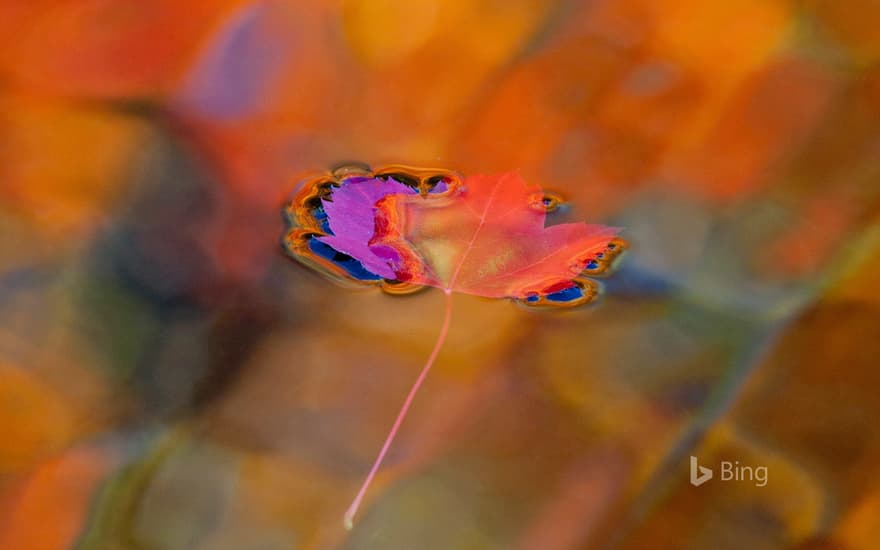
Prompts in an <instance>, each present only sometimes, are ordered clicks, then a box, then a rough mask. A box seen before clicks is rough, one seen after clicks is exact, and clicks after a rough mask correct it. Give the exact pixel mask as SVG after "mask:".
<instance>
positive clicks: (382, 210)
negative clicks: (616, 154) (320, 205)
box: [371, 172, 619, 298]
mask: <svg viewBox="0 0 880 550" xmlns="http://www.w3.org/2000/svg"><path fill="white" fill-rule="evenodd" d="M543 196H544V195H543V192H542V191H541V189H540V188H539V187H537V186H535V185H529V184H528V183H526V182H525V181H524V180H523V179H522V178H521V177H520V176H519V174H517V173H515V172H510V173H506V174H500V175H493V176H471V177H468V178H466V179H465V180H464V183H463V184H462V185H458V186H453V187H451V188H450V189H449V190H448V191H447V192H446V193H443V194H440V195H439V196H436V195H427V196H424V197H420V196H417V195H402V194H396V195H388V196H387V197H385V198H384V199H383V200H382V201H380V203H379V204H378V208H377V213H376V231H375V234H374V236H373V239H372V240H371V247H372V248H379V247H390V248H393V249H394V250H395V251H396V252H397V254H398V255H399V256H400V257H401V261H400V262H399V264H398V265H397V266H395V273H396V274H397V277H398V278H399V279H401V280H405V281H408V282H414V283H418V284H423V285H430V286H435V287H438V288H442V289H443V290H444V291H445V292H447V293H450V292H463V293H466V294H475V295H478V296H486V297H489V298H502V297H511V298H523V297H525V296H527V295H528V294H529V293H533V292H540V291H542V290H545V289H547V288H552V287H554V286H558V285H560V284H562V283H568V282H570V281H572V279H574V278H575V277H577V276H579V275H580V274H581V272H583V271H584V268H585V266H586V264H587V263H588V262H589V261H590V260H591V259H593V258H594V257H595V255H596V254H597V253H601V252H602V251H603V250H605V249H606V247H607V246H608V244H609V243H610V242H611V240H612V239H614V237H615V236H616V235H617V233H618V231H619V229H618V228H615V227H607V226H604V225H588V224H585V223H567V224H561V225H553V226H550V227H544V222H545V217H546V214H545V208H544V205H543V204H542V203H541V201H542V198H543Z"/></svg>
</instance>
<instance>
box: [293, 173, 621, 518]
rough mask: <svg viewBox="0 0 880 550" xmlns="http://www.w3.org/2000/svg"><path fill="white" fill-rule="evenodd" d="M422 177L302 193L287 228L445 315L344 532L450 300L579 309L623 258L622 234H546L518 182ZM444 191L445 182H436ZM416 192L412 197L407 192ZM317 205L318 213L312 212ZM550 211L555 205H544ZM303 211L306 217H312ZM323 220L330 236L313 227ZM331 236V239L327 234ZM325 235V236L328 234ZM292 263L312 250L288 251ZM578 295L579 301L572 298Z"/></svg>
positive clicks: (564, 229)
mask: <svg viewBox="0 0 880 550" xmlns="http://www.w3.org/2000/svg"><path fill="white" fill-rule="evenodd" d="M425 172H427V173H430V171H421V173H422V176H421V177H420V176H419V175H418V174H416V175H414V176H413V175H411V174H408V173H405V172H403V171H402V170H399V169H398V170H396V171H395V172H394V173H395V174H397V173H401V174H402V175H401V176H400V177H401V178H405V179H406V180H407V181H410V182H411V185H412V186H407V185H403V184H402V183H400V182H399V181H397V180H396V179H394V178H393V177H390V175H385V176H382V175H378V176H377V175H375V174H369V173H368V174H367V175H358V176H349V177H346V178H343V179H342V180H341V181H340V180H338V179H337V180H335V182H330V183H328V182H326V180H323V179H322V180H318V181H319V182H325V183H322V184H321V185H323V187H320V186H318V187H306V188H304V190H303V191H302V192H301V193H300V194H299V195H298V197H299V198H298V201H297V207H298V208H300V209H301V210H303V211H305V213H304V214H300V212H301V211H300V210H295V211H294V213H293V214H294V215H293V219H298V220H302V221H303V222H304V225H305V226H306V227H309V228H311V229H302V228H301V229H295V230H293V231H292V232H291V233H290V234H289V235H290V236H292V242H294V243H298V242H300V241H297V240H296V239H298V238H311V237H309V235H310V231H315V232H317V235H318V236H316V237H314V238H316V239H317V240H318V241H320V242H322V243H324V244H325V245H327V246H329V247H330V248H332V249H334V250H336V251H338V252H341V253H343V254H345V255H346V256H347V257H350V258H353V259H354V260H357V261H358V262H360V264H361V265H362V266H363V267H364V269H366V270H368V271H370V272H371V273H373V274H375V275H378V276H380V277H384V278H385V279H387V280H389V281H404V282H406V283H409V284H411V285H413V286H416V287H417V286H418V285H427V286H434V287H438V288H441V289H443V291H444V293H445V295H446V300H445V303H446V308H445V310H446V311H445V314H444V316H443V322H442V324H441V328H440V333H439V334H438V336H437V340H436V341H435V342H434V347H433V349H432V350H431V354H430V355H429V356H428V359H427V361H426V362H425V364H424V365H423V367H422V370H421V372H420V373H419V375H418V377H417V378H416V381H415V382H414V383H413V385H412V387H411V388H410V391H409V393H408V394H407V396H406V399H405V400H404V402H403V406H402V407H401V409H400V412H399V413H398V414H397V418H396V419H395V420H394V424H393V425H392V426H391V429H390V430H389V432H388V435H387V436H386V439H385V442H384V444H383V445H382V448H381V449H380V451H379V453H378V455H377V457H376V460H375V461H374V462H373V466H372V468H371V469H370V471H369V473H368V474H367V476H366V478H365V479H364V482H363V484H362V485H361V488H360V490H359V491H358V493H357V495H356V496H355V498H354V500H353V501H352V503H351V506H349V508H348V510H346V512H345V517H344V520H345V526H346V528H349V529H350V528H351V527H352V525H353V520H354V515H355V514H356V513H357V510H358V508H359V507H360V504H361V501H362V500H363V498H364V495H365V494H366V492H367V489H368V488H369V486H370V483H371V482H372V480H373V477H374V476H375V475H376V472H377V471H378V470H379V467H380V465H381V464H382V461H383V459H384V458H385V454H386V453H387V452H388V449H389V447H390V446H391V443H392V441H393V440H394V437H395V435H396V434H397V432H398V429H399V428H400V425H401V423H402V422H403V419H404V418H405V417H406V414H407V411H408V410H409V407H410V405H411V404H412V402H413V400H414V398H415V396H416V394H417V393H418V391H419V388H420V387H421V385H422V383H423V382H424V380H425V378H426V377H427V375H428V372H429V371H430V369H431V366H432V365H433V364H434V362H435V361H436V359H437V356H438V355H439V353H440V349H441V348H442V347H443V343H444V341H445V340H446V335H447V333H448V331H449V326H450V323H451V319H452V295H453V293H454V292H461V293H467V294H474V295H478V296H486V297H491V298H502V297H509V298H515V299H520V300H523V301H525V302H526V303H529V304H530V305H540V304H542V303H544V302H542V298H541V297H542V296H543V297H544V299H545V300H546V301H547V302H549V303H556V304H559V303H560V301H557V300H554V299H553V295H554V293H562V294H565V297H564V298H563V299H562V300H561V302H563V303H566V305H568V304H569V303H570V304H576V303H583V302H585V301H588V300H589V299H590V298H591V295H589V294H584V293H583V292H574V295H575V296H576V299H574V300H569V299H568V295H567V294H566V293H567V292H569V291H572V290H575V291H583V290H584V287H583V286H582V285H583V284H584V283H582V282H578V280H579V277H580V276H581V275H582V274H583V273H585V272H586V273H587V274H591V273H600V272H601V271H603V270H604V269H605V268H606V267H607V266H608V265H609V263H610V260H612V259H613V258H614V256H616V254H617V253H618V252H620V247H619V246H618V244H620V245H622V244H623V243H622V242H621V243H617V242H616V241H617V240H616V239H615V237H616V235H617V233H618V231H619V229H617V228H614V227H606V226H602V225H588V224H585V223H567V224H560V225H552V226H549V227H545V222H546V211H547V204H546V201H547V196H546V195H545V194H544V193H543V192H542V191H541V189H540V188H539V187H537V186H535V185H529V184H527V183H526V182H525V181H524V180H523V179H522V178H521V177H520V176H519V174H516V173H507V174H500V175H494V176H471V177H468V178H466V179H465V180H464V181H461V180H459V179H457V178H454V177H445V176H441V177H439V179H438V177H437V176H436V175H434V176H428V175H427V174H425ZM439 182H442V183H439ZM415 186H417V187H418V189H419V192H418V193H417V192H416V191H415V190H414V189H413V187H415ZM317 197H320V198H321V200H320V204H321V209H322V210H323V213H321V212H319V211H317V210H309V209H310V208H314V206H309V205H313V204H314V199H315V198H317ZM551 202H552V201H551ZM309 212H310V213H309ZM324 215H326V221H327V227H326V228H325V227H324V226H323V225H322V224H321V223H320V222H319V221H318V220H319V217H321V216H324ZM327 229H329V231H327ZM325 233H330V234H325ZM289 249H290V250H291V251H293V253H294V254H303V255H306V254H309V252H308V251H309V250H310V248H309V247H306V246H302V245H301V244H300V245H296V244H294V245H293V246H291V247H290V248H289ZM577 296H580V299H579V300H578V299H577Z"/></svg>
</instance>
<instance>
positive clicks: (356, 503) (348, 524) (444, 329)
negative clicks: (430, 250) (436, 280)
mask: <svg viewBox="0 0 880 550" xmlns="http://www.w3.org/2000/svg"><path fill="white" fill-rule="evenodd" d="M443 293H444V294H445V302H446V312H445V314H444V316H443V324H442V326H441V327H440V334H438V335H437V341H436V342H435V343H434V349H433V350H431V355H429V356H428V360H427V361H426V362H425V366H423V367H422V371H421V372H420V373H419V376H418V378H416V381H415V383H413V385H412V388H410V390H409V394H408V395H407V396H406V399H405V400H404V402H403V406H402V407H401V408H400V412H399V413H397V418H396V419H395V420H394V424H393V425H392V426H391V430H390V431H389V432H388V436H387V437H386V438H385V443H384V444H383V445H382V449H381V450H380V451H379V454H378V456H376V461H375V462H373V467H372V468H371V469H370V473H369V474H367V477H366V479H364V483H363V485H361V488H360V490H359V491H358V493H357V496H355V497H354V500H353V501H352V503H351V506H349V507H348V510H346V511H345V516H344V517H343V522H344V524H345V528H346V529H348V530H351V528H352V526H353V525H354V515H355V514H356V513H357V511H358V508H359V507H360V505H361V501H362V500H363V498H364V494H366V492H367V489H368V488H369V486H370V483H371V482H372V481H373V477H374V476H375V475H376V472H377V471H378V470H379V466H380V465H381V464H382V460H383V459H384V458H385V453H387V452H388V448H389V447H390V446H391V442H392V441H394V436H395V435H397V430H398V429H399V428H400V425H401V424H402V423H403V419H404V417H406V413H407V411H408V410H409V407H410V405H412V402H413V399H414V398H415V396H416V394H417V393H418V391H419V388H420V387H421V386H422V382H424V381H425V377H426V376H427V375H428V371H430V370H431V366H432V365H433V364H434V361H435V360H436V359H437V356H438V355H439V354H440V349H441V348H442V347H443V343H444V342H445V341H446V335H447V333H448V332H449V322H450V321H451V320H452V290H451V289H448V288H444V289H443Z"/></svg>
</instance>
